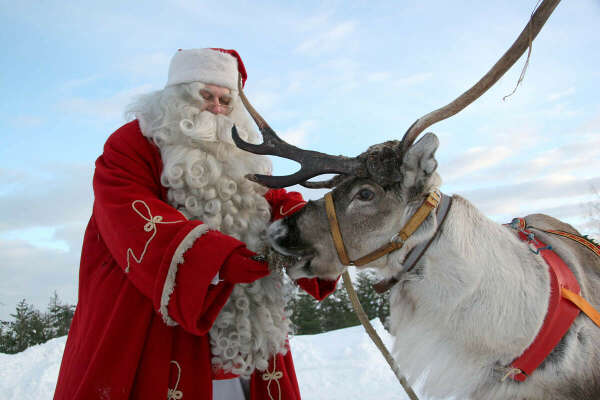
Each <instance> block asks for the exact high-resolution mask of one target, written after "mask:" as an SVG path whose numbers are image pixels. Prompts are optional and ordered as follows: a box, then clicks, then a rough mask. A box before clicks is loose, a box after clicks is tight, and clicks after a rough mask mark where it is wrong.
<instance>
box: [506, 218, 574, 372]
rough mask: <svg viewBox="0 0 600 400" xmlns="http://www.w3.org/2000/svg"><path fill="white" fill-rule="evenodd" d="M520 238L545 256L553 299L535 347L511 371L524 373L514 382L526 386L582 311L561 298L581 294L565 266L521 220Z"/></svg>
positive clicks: (571, 273) (512, 364) (550, 300)
mask: <svg viewBox="0 0 600 400" xmlns="http://www.w3.org/2000/svg"><path fill="white" fill-rule="evenodd" d="M518 235H519V238H520V239H521V240H523V241H526V242H528V243H529V246H530V248H531V250H532V251H534V252H536V253H538V254H540V255H541V256H542V258H543V259H544V260H545V261H546V263H547V264H548V270H549V272H550V299H549V302H548V312H547V314H546V317H545V318H544V324H543V325H542V328H541V329H540V331H539V332H538V334H537V336H536V337H535V339H534V341H533V343H531V345H530V346H529V347H528V348H527V349H526V350H525V351H524V352H523V354H521V356H519V357H518V358H517V359H516V360H514V361H513V362H512V363H511V367H512V368H515V369H518V370H520V371H521V372H520V373H517V374H515V375H513V376H512V378H513V379H514V380H516V381H519V382H523V381H524V380H525V379H527V376H528V375H530V374H531V373H532V372H533V371H534V370H535V369H536V368H537V367H538V366H539V365H540V364H541V363H542V361H544V360H545V359H546V357H548V355H549V354H550V353H551V352H552V350H553V349H554V348H555V347H556V345H557V344H558V343H559V342H560V340H561V339H562V338H563V336H564V335H565V334H566V333H567V331H568V330H569V328H570V327H571V324H572V323H573V321H574V320H575V318H576V317H577V315H579V311H580V310H579V308H577V307H576V306H575V305H574V304H573V303H572V302H571V301H569V300H568V299H566V298H565V297H563V296H562V290H563V289H567V290H569V291H571V292H573V293H576V294H579V293H580V291H581V289H580V287H579V284H578V283H577V279H576V278H575V275H573V272H571V270H570V269H569V267H567V265H566V264H565V262H564V261H563V260H562V259H561V258H560V257H559V256H558V255H557V254H556V253H555V252H554V251H552V249H551V248H550V246H546V244H545V243H542V242H540V241H539V240H537V239H536V238H535V237H534V236H533V234H532V233H531V232H530V231H528V230H527V229H525V221H524V220H523V219H522V218H520V219H519V226H518Z"/></svg>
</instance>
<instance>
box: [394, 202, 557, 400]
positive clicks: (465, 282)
mask: <svg viewBox="0 0 600 400" xmlns="http://www.w3.org/2000/svg"><path fill="white" fill-rule="evenodd" d="M430 231H431V232H430V233H429V235H431V234H433V227H431V229H430ZM396 257H400V260H401V259H402V258H401V257H403V255H402V254H398V255H397V256H396ZM398 261H399V260H398V259H393V258H391V263H390V264H394V263H395V262H396V263H397V262H398ZM418 270H420V271H421V273H422V276H415V275H412V276H410V275H411V274H412V273H409V274H408V275H409V276H406V277H405V278H406V280H404V281H401V282H400V283H399V284H398V285H396V286H395V287H394V288H393V289H392V293H391V299H390V301H391V307H390V308H391V310H392V311H391V312H392V314H391V329H392V333H393V335H395V336H396V341H395V345H394V352H395V355H396V359H397V360H398V363H399V365H400V370H401V371H403V373H404V374H406V376H407V378H408V379H409V381H411V382H413V383H414V382H415V381H416V380H417V378H419V377H420V376H421V375H423V374H425V375H426V380H425V382H424V388H425V390H426V391H427V393H428V394H429V395H432V396H436V397H438V396H439V397H447V396H450V395H454V396H457V398H461V399H462V398H466V397H468V395H469V394H471V393H474V392H477V391H478V386H477V385H481V382H489V383H490V384H495V383H496V382H497V383H498V384H499V383H500V379H501V377H502V375H503V372H505V371H504V370H503V369H502V367H504V366H507V365H509V364H510V362H511V361H513V359H514V358H515V357H517V356H518V355H520V354H521V353H522V352H523V351H524V350H525V349H526V348H527V346H528V345H529V344H530V343H531V342H532V340H533V338H534V337H535V335H536V334H537V332H538V330H539V329H540V327H541V325H542V322H543V319H544V316H545V314H546V310H547V305H548V298H549V274H548V270H547V266H546V265H545V263H544V261H543V260H542V259H541V257H536V256H533V253H531V252H530V251H529V250H528V249H527V248H526V247H524V245H523V243H522V242H521V241H519V240H518V239H517V237H516V236H515V235H514V233H513V232H511V231H509V229H508V228H506V227H503V226H501V225H498V224H496V223H494V222H492V221H490V220H488V219H487V218H486V217H485V216H483V215H482V214H481V213H480V212H479V211H478V210H477V209H476V208H475V207H473V206H472V205H471V204H470V203H469V202H468V201H466V200H465V199H463V198H460V197H458V196H455V197H454V201H453V204H452V207H451V209H450V211H449V214H448V216H447V218H446V221H445V223H444V226H443V230H442V232H441V236H440V237H439V238H438V239H437V240H436V241H435V242H434V243H433V244H432V245H431V246H430V248H429V249H428V251H427V252H426V253H425V255H424V256H423V258H422V259H421V261H420V266H419V267H418ZM534 381H535V380H534V379H532V378H530V379H529V380H528V381H527V382H525V383H523V384H520V387H521V390H522V389H523V387H526V386H527V385H535V384H536V383H535V382H534ZM515 385H516V384H513V383H510V382H504V384H502V385H500V386H499V387H498V388H497V389H496V390H494V391H492V393H494V394H493V395H492V397H490V398H494V399H495V398H498V399H505V398H511V395H510V391H511V389H514V387H515ZM479 388H482V387H481V386H479ZM538 390H539V389H538ZM522 394H523V392H522V391H521V392H520V395H522Z"/></svg>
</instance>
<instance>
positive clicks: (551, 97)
mask: <svg viewBox="0 0 600 400" xmlns="http://www.w3.org/2000/svg"><path fill="white" fill-rule="evenodd" d="M574 94H575V88H574V87H570V88H568V89H565V90H563V91H562V92H556V93H552V94H550V95H549V96H548V101H556V100H559V99H562V98H563V97H568V96H572V95H574Z"/></svg>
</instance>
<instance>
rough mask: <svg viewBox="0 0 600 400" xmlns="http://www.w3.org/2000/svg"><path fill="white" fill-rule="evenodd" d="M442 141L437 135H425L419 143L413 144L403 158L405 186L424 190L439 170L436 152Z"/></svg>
mask: <svg viewBox="0 0 600 400" xmlns="http://www.w3.org/2000/svg"><path fill="white" fill-rule="evenodd" d="M439 144H440V141H439V140H438V138H437V136H435V134H433V133H431V132H429V133H427V134H425V135H424V136H423V137H422V138H421V139H420V140H419V141H418V142H417V143H415V144H413V145H412V146H411V147H410V148H409V149H408V151H407V152H406V154H404V157H403V158H402V169H403V170H404V174H403V175H404V182H403V186H406V187H417V188H421V189H423V188H424V187H426V183H427V181H428V180H429V178H430V177H431V175H433V173H434V172H435V170H436V169H437V165H438V164H437V160H436V159H435V151H436V150H437V148H438V146H439Z"/></svg>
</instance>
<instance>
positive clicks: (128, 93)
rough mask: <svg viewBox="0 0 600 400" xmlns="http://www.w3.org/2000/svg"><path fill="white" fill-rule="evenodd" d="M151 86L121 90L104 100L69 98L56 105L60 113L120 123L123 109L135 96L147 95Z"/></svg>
mask: <svg viewBox="0 0 600 400" xmlns="http://www.w3.org/2000/svg"><path fill="white" fill-rule="evenodd" d="M152 89H153V88H152V86H151V85H148V84H145V85H141V86H137V87H134V88H130V89H126V90H122V91H119V92H116V93H114V94H112V95H111V96H110V97H105V98H96V99H93V98H86V97H77V96H74V97H70V98H66V99H63V100H62V101H60V102H59V103H58V106H57V107H58V109H59V110H60V111H61V112H67V113H70V114H79V115H80V116H84V117H93V118H96V119H99V120H103V121H121V120H122V119H123V111H124V110H125V107H126V106H127V105H128V104H129V103H131V102H132V101H133V100H134V99H135V97H136V96H139V95H141V94H145V93H148V92H150V91H151V90H152Z"/></svg>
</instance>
